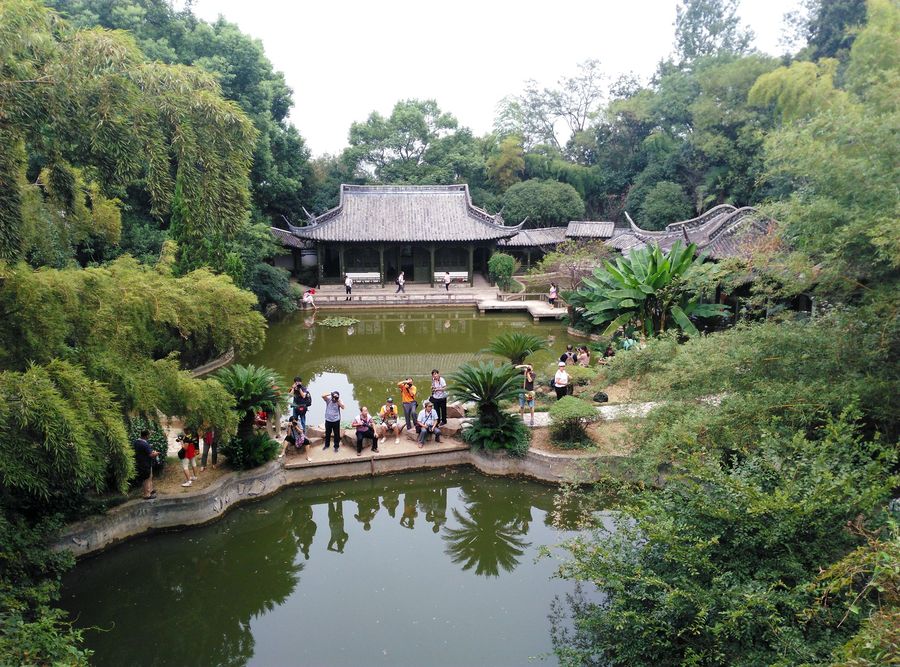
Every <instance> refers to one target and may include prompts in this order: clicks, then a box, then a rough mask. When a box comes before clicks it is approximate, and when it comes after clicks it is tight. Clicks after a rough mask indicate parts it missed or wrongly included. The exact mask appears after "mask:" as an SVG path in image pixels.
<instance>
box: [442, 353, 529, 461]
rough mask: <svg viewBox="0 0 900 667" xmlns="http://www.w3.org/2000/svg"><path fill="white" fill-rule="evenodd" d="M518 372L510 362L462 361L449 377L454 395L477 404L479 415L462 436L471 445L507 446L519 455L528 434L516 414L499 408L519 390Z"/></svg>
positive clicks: (499, 447) (485, 446) (524, 449)
mask: <svg viewBox="0 0 900 667" xmlns="http://www.w3.org/2000/svg"><path fill="white" fill-rule="evenodd" d="M520 377H521V376H520V375H519V372H518V371H517V370H516V369H515V368H513V367H512V366H510V365H509V364H503V365H502V366H495V365H494V364H490V363H479V364H463V365H462V366H460V367H459V370H457V371H456V373H454V374H452V375H451V376H450V377H449V378H448V379H449V381H450V393H451V394H452V396H453V398H455V399H457V400H460V401H463V402H469V401H471V402H473V403H476V404H477V405H478V417H477V418H476V419H475V421H474V422H473V423H472V425H471V426H470V427H469V428H467V429H466V430H465V431H463V439H464V440H465V441H466V442H468V443H469V444H471V445H473V446H474V447H483V448H484V449H506V450H507V451H509V452H510V453H512V454H514V455H517V456H521V455H523V454H524V453H525V452H526V451H527V450H528V440H529V438H530V437H531V434H530V432H529V431H528V429H527V427H526V426H525V424H524V423H523V422H522V420H521V419H520V418H519V416H518V415H511V414H509V413H508V412H503V411H502V410H501V409H500V404H501V403H502V402H503V401H506V400H509V399H511V398H514V397H515V396H516V395H517V394H518V392H519V386H520V384H521V383H520Z"/></svg>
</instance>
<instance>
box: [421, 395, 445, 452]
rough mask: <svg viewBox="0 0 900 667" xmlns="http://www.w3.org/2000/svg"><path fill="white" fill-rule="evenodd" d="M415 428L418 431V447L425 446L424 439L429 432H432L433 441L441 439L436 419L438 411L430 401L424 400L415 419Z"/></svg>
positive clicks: (439, 427) (438, 423)
mask: <svg viewBox="0 0 900 667" xmlns="http://www.w3.org/2000/svg"><path fill="white" fill-rule="evenodd" d="M416 430H417V431H418V432H419V437H418V441H419V449H421V448H422V447H424V446H425V439H426V438H427V437H428V435H429V434H430V433H433V434H434V441H435V442H440V441H441V426H440V422H439V421H438V413H437V410H435V409H434V405H433V404H432V402H431V401H425V406H424V408H423V410H422V411H421V412H420V413H419V416H418V418H417V419H416Z"/></svg>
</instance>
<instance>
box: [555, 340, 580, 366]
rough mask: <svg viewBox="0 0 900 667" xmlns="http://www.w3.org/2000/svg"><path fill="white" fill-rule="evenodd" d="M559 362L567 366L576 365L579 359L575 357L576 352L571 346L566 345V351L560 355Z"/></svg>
mask: <svg viewBox="0 0 900 667" xmlns="http://www.w3.org/2000/svg"><path fill="white" fill-rule="evenodd" d="M559 360H560V361H561V362H563V363H564V364H565V365H566V366H574V365H575V361H576V360H577V358H576V355H575V351H574V350H573V349H572V346H571V345H566V351H565V352H563V353H562V354H561V355H560V357H559Z"/></svg>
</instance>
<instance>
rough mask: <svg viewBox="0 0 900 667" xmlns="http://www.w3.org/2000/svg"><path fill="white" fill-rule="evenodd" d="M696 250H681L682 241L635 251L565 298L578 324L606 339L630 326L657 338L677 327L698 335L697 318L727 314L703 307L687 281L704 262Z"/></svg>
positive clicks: (609, 264) (714, 307)
mask: <svg viewBox="0 0 900 667" xmlns="http://www.w3.org/2000/svg"><path fill="white" fill-rule="evenodd" d="M696 252H697V248H696V246H695V245H694V244H693V243H691V244H689V245H687V246H682V245H681V243H680V242H677V241H676V243H675V245H674V246H672V248H671V249H670V250H669V251H668V252H663V251H662V250H660V248H659V246H647V247H645V248H640V249H637V250H632V251H631V252H630V253H629V254H628V255H627V256H623V257H618V258H617V259H616V262H615V264H613V263H612V262H605V263H604V265H603V267H602V268H597V269H594V274H593V276H592V277H586V278H584V279H583V280H582V282H581V286H580V287H579V288H578V289H577V290H576V291H574V292H566V293H565V294H564V297H565V299H566V301H568V303H569V305H570V306H571V307H572V308H573V309H574V311H575V312H576V313H577V314H578V315H579V316H580V317H579V320H582V319H583V320H587V321H588V322H590V324H592V325H593V326H594V327H598V328H602V329H603V335H605V336H608V335H611V334H612V333H614V332H615V331H616V329H618V328H619V327H621V326H625V325H633V326H635V327H638V328H640V329H641V330H642V331H643V332H644V333H645V334H646V335H648V336H653V335H655V334H657V333H663V332H665V331H666V329H667V328H669V327H670V326H671V325H673V324H674V325H675V326H677V327H679V328H680V329H681V330H682V331H683V332H684V333H686V334H689V335H696V334H697V333H698V331H697V327H696V326H695V325H694V323H693V322H692V321H691V318H692V317H717V316H721V315H723V314H725V308H724V307H723V306H721V305H719V304H709V303H700V295H699V294H697V293H696V291H695V290H694V289H692V287H691V286H690V285H689V284H688V283H687V282H686V279H687V278H688V277H689V275H690V273H691V272H692V271H695V272H696V270H697V267H699V266H701V265H702V263H703V258H702V257H697V256H696Z"/></svg>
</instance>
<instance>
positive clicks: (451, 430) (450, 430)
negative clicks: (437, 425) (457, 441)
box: [441, 418, 464, 438]
mask: <svg viewBox="0 0 900 667" xmlns="http://www.w3.org/2000/svg"><path fill="white" fill-rule="evenodd" d="M463 423H464V422H463V420H462V419H460V418H452V419H451V418H448V419H447V423H446V424H444V425H443V426H441V436H447V437H448V438H452V437H455V436H456V435H458V434H459V432H460V431H461V430H462V425H463Z"/></svg>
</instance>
